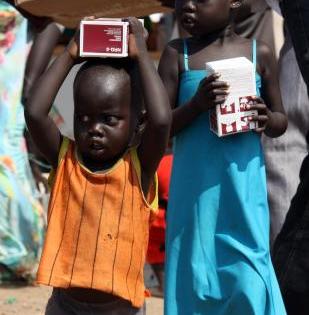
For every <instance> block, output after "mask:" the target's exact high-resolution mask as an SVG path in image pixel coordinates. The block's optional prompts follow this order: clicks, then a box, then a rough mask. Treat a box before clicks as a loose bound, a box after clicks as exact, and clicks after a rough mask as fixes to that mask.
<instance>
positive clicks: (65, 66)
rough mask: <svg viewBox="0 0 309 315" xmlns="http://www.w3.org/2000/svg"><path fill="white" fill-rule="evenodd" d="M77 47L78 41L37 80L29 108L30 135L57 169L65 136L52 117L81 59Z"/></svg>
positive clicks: (27, 110)
mask: <svg viewBox="0 0 309 315" xmlns="http://www.w3.org/2000/svg"><path fill="white" fill-rule="evenodd" d="M77 47H78V46H77V44H76V41H75V38H74V39H73V40H72V41H71V43H70V44H69V45H68V47H67V48H66V49H65V50H64V52H63V53H62V54H61V55H60V56H59V57H58V58H57V59H56V60H55V61H54V62H53V63H52V65H51V66H50V67H49V69H48V70H47V71H46V72H45V73H44V74H43V75H42V76H41V77H40V78H39V80H37V82H36V83H35V85H34V87H33V88H32V90H31V93H30V96H29V99H28V101H27V103H26V106H25V118H26V122H27V126H28V129H29V132H30V135H31V137H32V139H33V141H34V143H35V144H36V146H37V147H38V149H39V150H40V151H41V153H42V154H43V155H44V156H45V158H46V159H47V161H48V162H49V163H50V164H51V165H52V166H53V167H54V168H55V167H57V164H58V163H57V162H58V153H59V149H60V145H61V134H60V131H59V129H58V128H57V126H56V125H55V123H54V122H53V120H52V119H51V118H50V117H49V116H48V114H49V111H50V109H51V107H52V105H53V102H54V100H55V97H56V95H57V93H58V91H59V88H60V87H61V85H62V83H63V81H64V79H65V78H66V76H67V75H68V73H69V72H70V70H71V68H72V67H73V65H74V63H75V60H76V58H77V56H78V48H77Z"/></svg>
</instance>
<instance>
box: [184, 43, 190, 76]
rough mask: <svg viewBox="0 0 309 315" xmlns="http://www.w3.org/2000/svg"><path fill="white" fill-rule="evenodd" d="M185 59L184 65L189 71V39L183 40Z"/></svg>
mask: <svg viewBox="0 0 309 315" xmlns="http://www.w3.org/2000/svg"><path fill="white" fill-rule="evenodd" d="M183 60H184V66H185V71H189V70H190V69H189V55H188V43H187V40H186V39H184V40H183Z"/></svg>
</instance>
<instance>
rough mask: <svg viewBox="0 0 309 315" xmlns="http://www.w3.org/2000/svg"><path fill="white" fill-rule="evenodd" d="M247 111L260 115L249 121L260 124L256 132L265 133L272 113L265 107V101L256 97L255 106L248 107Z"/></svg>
mask: <svg viewBox="0 0 309 315" xmlns="http://www.w3.org/2000/svg"><path fill="white" fill-rule="evenodd" d="M246 109H247V110H257V111H258V115H257V116H252V117H249V120H250V121H256V122H257V123H258V127H257V128H256V129H255V131H256V132H258V133H262V132H264V131H265V129H266V128H267V124H268V121H269V115H270V111H269V109H268V108H267V106H266V105H265V102H264V100H263V99H262V98H261V97H256V98H255V102H254V104H252V105H247V106H246Z"/></svg>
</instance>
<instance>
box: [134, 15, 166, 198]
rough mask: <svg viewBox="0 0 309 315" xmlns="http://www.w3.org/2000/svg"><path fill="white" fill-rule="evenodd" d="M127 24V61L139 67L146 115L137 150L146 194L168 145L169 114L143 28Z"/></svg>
mask: <svg viewBox="0 0 309 315" xmlns="http://www.w3.org/2000/svg"><path fill="white" fill-rule="evenodd" d="M129 23H130V29H131V35H130V47H129V50H130V57H131V58H134V59H136V60H137V63H138V67H139V73H140V77H141V84H142V90H143V96H144V102H145V107H146V111H147V124H146V128H145V130H144V133H143V135H142V139H141V144H140V146H139V148H138V155H139V158H140V161H141V166H142V186H143V191H144V193H145V194H147V192H148V189H149V187H150V183H151V182H152V181H153V176H154V173H155V172H156V169H157V167H158V165H159V162H160V160H161V158H162V156H163V155H164V153H165V149H166V146H167V143H168V138H169V132H170V124H171V110H170V105H169V101H168V97H167V94H166V90H165V88H164V86H163V84H162V81H161V79H160V77H159V75H158V73H157V71H156V69H155V67H154V65H153V62H152V61H151V59H150V57H149V55H148V52H147V47H146V42H145V38H144V29H143V26H142V24H141V23H140V22H139V21H138V20H137V19H136V18H129Z"/></svg>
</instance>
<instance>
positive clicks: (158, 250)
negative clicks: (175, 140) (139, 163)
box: [147, 154, 173, 264]
mask: <svg viewBox="0 0 309 315" xmlns="http://www.w3.org/2000/svg"><path fill="white" fill-rule="evenodd" d="M172 164H173V156H172V155H171V154H170V155H165V156H164V157H163V159H162V161H161V162H160V165H159V168H158V179H159V213H158V216H157V218H156V219H155V221H154V222H153V223H152V226H151V228H150V233H149V245H148V252H147V262H148V263H149V264H162V263H164V260H165V229H166V222H165V211H166V206H167V202H168V193H169V185H170V179H171V172H172Z"/></svg>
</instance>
